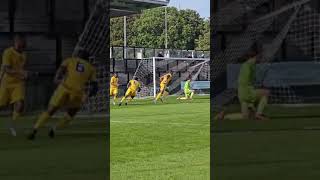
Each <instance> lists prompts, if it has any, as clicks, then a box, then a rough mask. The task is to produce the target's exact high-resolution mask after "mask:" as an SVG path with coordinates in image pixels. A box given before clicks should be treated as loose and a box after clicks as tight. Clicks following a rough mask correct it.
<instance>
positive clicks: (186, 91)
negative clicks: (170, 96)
mask: <svg viewBox="0 0 320 180" xmlns="http://www.w3.org/2000/svg"><path fill="white" fill-rule="evenodd" d="M191 80H192V78H191V76H189V77H188V79H187V81H186V82H185V84H184V88H183V91H184V95H185V97H178V98H177V99H192V97H193V95H194V90H192V89H191Z"/></svg>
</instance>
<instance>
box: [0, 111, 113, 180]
mask: <svg viewBox="0 0 320 180" xmlns="http://www.w3.org/2000/svg"><path fill="white" fill-rule="evenodd" d="M34 119H35V118H34V117H24V118H23V119H21V120H22V121H23V122H21V123H20V126H24V127H31V126H32V123H33V121H34ZM6 121H7V119H4V118H2V119H1V122H0V123H1V124H0V125H1V127H5V122H6ZM88 121H89V120H88V119H85V118H77V119H76V120H75V122H74V124H73V125H72V126H71V127H70V128H67V129H65V130H63V131H59V132H57V136H56V138H55V139H49V137H48V136H47V129H42V130H41V131H40V132H39V135H38V136H37V139H36V140H35V141H29V140H27V139H26V134H27V133H28V132H29V131H30V129H26V130H21V131H20V133H19V134H18V135H19V136H18V137H15V138H14V137H11V136H9V135H8V133H7V131H6V130H5V129H3V128H2V129H1V131H0V162H1V168H0V179H1V180H57V179H59V180H70V179H76V180H88V179H92V180H104V179H106V173H105V172H106V167H107V163H108V162H107V159H106V157H107V156H106V153H107V148H106V147H107V146H106V142H107V141H106V135H105V127H106V126H105V122H106V119H95V121H94V122H91V123H89V122H88Z"/></svg>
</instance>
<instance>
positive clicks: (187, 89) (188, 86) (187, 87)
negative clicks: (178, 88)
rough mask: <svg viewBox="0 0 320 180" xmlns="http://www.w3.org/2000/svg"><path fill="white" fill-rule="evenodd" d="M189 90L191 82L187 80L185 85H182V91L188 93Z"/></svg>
mask: <svg viewBox="0 0 320 180" xmlns="http://www.w3.org/2000/svg"><path fill="white" fill-rule="evenodd" d="M190 89H191V81H190V80H188V81H186V83H185V84H184V90H185V91H189V90H190Z"/></svg>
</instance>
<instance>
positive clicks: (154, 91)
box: [134, 57, 210, 97]
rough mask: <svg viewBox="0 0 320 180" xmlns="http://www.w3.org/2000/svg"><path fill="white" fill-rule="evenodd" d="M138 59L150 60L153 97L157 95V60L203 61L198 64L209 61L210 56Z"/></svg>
mask: <svg viewBox="0 0 320 180" xmlns="http://www.w3.org/2000/svg"><path fill="white" fill-rule="evenodd" d="M140 60H152V79H153V82H152V83H153V97H156V96H157V77H156V62H157V60H178V61H203V62H201V63H199V64H197V65H196V66H199V65H202V64H204V63H209V62H210V58H174V57H172V58H171V57H150V58H142V59H140ZM138 68H139V67H138ZM135 75H136V74H135ZM135 75H134V76H135Z"/></svg>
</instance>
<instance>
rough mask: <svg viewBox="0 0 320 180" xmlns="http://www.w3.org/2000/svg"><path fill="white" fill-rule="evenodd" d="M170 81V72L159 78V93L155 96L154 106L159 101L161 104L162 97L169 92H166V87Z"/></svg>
mask: <svg viewBox="0 0 320 180" xmlns="http://www.w3.org/2000/svg"><path fill="white" fill-rule="evenodd" d="M171 80H172V72H171V71H170V72H169V73H167V74H165V75H163V76H161V77H160V92H159V93H158V94H157V96H156V99H155V100H154V103H155V104H156V103H157V101H158V100H159V99H160V100H161V101H162V102H163V100H162V97H164V96H166V95H168V94H169V92H168V91H167V86H168V84H169V83H170V82H171Z"/></svg>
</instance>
